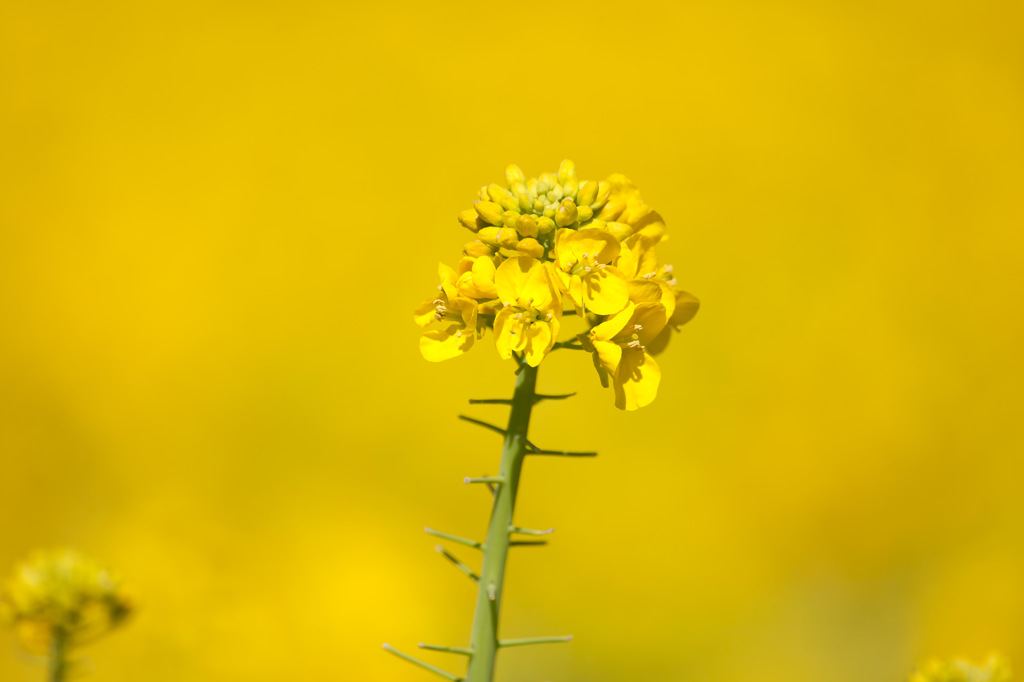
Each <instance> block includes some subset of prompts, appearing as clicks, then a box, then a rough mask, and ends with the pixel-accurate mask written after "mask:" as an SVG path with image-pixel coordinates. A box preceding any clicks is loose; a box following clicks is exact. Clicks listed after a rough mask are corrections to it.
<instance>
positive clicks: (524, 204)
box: [516, 185, 533, 211]
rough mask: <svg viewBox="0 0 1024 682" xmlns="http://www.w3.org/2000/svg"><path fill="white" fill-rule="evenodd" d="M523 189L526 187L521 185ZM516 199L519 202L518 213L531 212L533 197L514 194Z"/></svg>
mask: <svg viewBox="0 0 1024 682" xmlns="http://www.w3.org/2000/svg"><path fill="white" fill-rule="evenodd" d="M523 189H526V186H525V185H523ZM516 199H517V200H518V201H519V210H520V211H532V210H533V195H532V194H528V193H526V192H516Z"/></svg>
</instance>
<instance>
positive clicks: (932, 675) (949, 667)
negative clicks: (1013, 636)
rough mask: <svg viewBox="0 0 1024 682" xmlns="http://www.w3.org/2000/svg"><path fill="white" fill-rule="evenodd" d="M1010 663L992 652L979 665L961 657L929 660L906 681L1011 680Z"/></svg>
mask: <svg viewBox="0 0 1024 682" xmlns="http://www.w3.org/2000/svg"><path fill="white" fill-rule="evenodd" d="M1012 680H1013V675H1012V672H1011V670H1010V663H1009V661H1007V660H1006V659H1005V658H1003V657H1002V656H1000V655H999V654H992V655H991V656H989V657H988V660H986V661H985V662H984V663H983V664H981V665H973V664H971V663H968V662H967V661H965V660H962V659H954V660H951V661H938V660H936V661H929V662H928V663H926V664H924V665H922V666H921V667H920V668H919V669H918V670H917V672H915V673H914V674H913V675H911V676H910V679H909V680H908V682H1012Z"/></svg>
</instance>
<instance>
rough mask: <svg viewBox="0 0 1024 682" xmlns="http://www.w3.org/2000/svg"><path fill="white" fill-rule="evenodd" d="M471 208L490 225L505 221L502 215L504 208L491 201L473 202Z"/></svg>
mask: <svg viewBox="0 0 1024 682" xmlns="http://www.w3.org/2000/svg"><path fill="white" fill-rule="evenodd" d="M473 208H475V209H476V212H477V213H478V214H480V217H481V218H483V219H484V220H486V221H487V222H488V223H490V224H491V225H501V224H503V223H504V222H505V217H504V215H502V214H503V213H504V212H505V211H504V209H502V208H501V206H499V205H498V204H496V203H494V202H492V201H477V202H476V203H474V204H473Z"/></svg>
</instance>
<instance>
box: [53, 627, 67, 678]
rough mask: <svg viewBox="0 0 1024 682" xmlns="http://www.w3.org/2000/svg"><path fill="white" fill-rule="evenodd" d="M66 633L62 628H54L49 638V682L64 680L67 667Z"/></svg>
mask: <svg viewBox="0 0 1024 682" xmlns="http://www.w3.org/2000/svg"><path fill="white" fill-rule="evenodd" d="M67 652H68V634H67V632H65V631H64V629H63V628H54V630H53V636H52V637H51V638H50V661H49V664H50V666H49V667H50V671H49V672H50V674H49V682H64V677H65V675H66V674H67V669H68V660H67Z"/></svg>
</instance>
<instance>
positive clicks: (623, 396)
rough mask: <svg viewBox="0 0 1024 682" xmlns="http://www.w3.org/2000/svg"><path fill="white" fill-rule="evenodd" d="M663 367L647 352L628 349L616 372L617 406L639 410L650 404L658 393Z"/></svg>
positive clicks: (623, 408) (623, 354)
mask: <svg viewBox="0 0 1024 682" xmlns="http://www.w3.org/2000/svg"><path fill="white" fill-rule="evenodd" d="M660 383H661V369H660V368H659V367H658V364H657V363H656V362H655V361H654V358H652V357H651V356H650V355H648V354H647V353H645V352H643V351H641V350H631V349H626V350H624V351H623V353H622V361H621V362H620V363H619V368H618V371H617V372H616V373H615V379H614V384H615V407H617V408H619V409H620V410H630V411H632V410H638V409H640V408H641V407H644V406H646V405H650V404H651V403H652V402H653V401H654V399H655V398H656V397H657V395H658V385H659V384H660Z"/></svg>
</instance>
